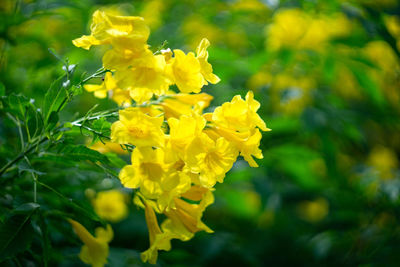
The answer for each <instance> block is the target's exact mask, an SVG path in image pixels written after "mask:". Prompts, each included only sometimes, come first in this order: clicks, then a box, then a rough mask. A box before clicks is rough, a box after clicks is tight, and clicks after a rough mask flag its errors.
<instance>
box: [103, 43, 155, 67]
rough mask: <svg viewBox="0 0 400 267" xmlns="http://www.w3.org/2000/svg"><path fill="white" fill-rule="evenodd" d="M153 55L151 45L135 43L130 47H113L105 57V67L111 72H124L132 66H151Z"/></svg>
mask: <svg viewBox="0 0 400 267" xmlns="http://www.w3.org/2000/svg"><path fill="white" fill-rule="evenodd" d="M152 57H153V53H152V52H151V50H150V49H149V45H147V44H145V43H141V42H133V43H132V44H130V45H129V46H128V47H118V46H117V47H113V49H111V50H108V51H107V52H106V53H105V54H104V56H103V66H104V68H106V69H110V70H124V69H127V68H129V67H130V66H135V67H137V66H143V67H146V66H151V65H152Z"/></svg>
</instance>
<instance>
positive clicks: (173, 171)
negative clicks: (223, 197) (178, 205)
mask: <svg viewBox="0 0 400 267" xmlns="http://www.w3.org/2000/svg"><path fill="white" fill-rule="evenodd" d="M119 178H120V180H121V183H122V184H123V185H124V186H125V187H128V188H140V192H141V193H142V194H143V196H145V197H146V198H149V199H155V200H157V204H158V207H159V209H160V210H164V209H168V208H169V207H170V206H173V205H174V203H173V201H172V200H173V198H175V197H177V196H180V194H181V193H183V192H186V191H187V190H188V189H189V188H190V184H191V180H190V177H189V176H187V175H186V174H185V173H184V172H181V171H180V169H179V168H178V169H177V168H176V165H175V164H166V163H165V153H164V151H163V150H162V149H161V148H157V149H153V148H151V147H142V148H135V149H134V150H133V152H132V165H127V166H125V167H124V168H123V169H122V170H121V172H120V174H119Z"/></svg>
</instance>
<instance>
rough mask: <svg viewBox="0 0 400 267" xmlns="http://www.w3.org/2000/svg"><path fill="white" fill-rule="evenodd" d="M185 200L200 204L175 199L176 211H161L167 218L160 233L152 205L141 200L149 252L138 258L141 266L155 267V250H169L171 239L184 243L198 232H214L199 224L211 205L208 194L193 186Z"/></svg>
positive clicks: (211, 199) (207, 191) (156, 252)
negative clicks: (141, 263) (148, 240)
mask: <svg viewBox="0 0 400 267" xmlns="http://www.w3.org/2000/svg"><path fill="white" fill-rule="evenodd" d="M185 197H186V198H187V199H189V200H191V201H199V204H190V203H188V202H186V201H184V200H182V199H179V198H175V199H174V201H175V208H174V209H169V210H168V211H164V214H165V215H166V216H167V217H168V218H167V219H166V220H165V221H164V222H163V223H162V224H161V229H160V227H159V225H158V222H157V217H156V214H155V212H154V207H153V206H154V205H151V204H152V202H151V201H148V200H143V204H144V208H145V216H146V223H147V228H148V230H149V239H150V248H149V249H147V250H146V251H144V252H143V253H142V254H141V258H142V260H143V261H144V262H147V261H148V262H150V263H152V264H154V263H155V262H156V261H157V257H158V250H167V251H168V250H170V249H171V239H180V240H182V241H187V240H189V239H191V238H192V237H193V236H194V234H195V233H196V232H198V231H202V230H203V231H206V232H207V233H212V232H213V231H212V230H211V229H210V228H209V227H208V226H207V225H205V224H204V223H203V222H202V221H201V218H202V216H203V212H204V210H205V209H206V207H207V206H208V205H210V204H212V203H213V202H214V196H213V194H212V193H211V191H210V190H209V189H205V188H201V187H198V186H193V187H192V188H191V189H190V190H189V191H187V193H185Z"/></svg>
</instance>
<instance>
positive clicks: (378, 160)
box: [367, 146, 399, 179]
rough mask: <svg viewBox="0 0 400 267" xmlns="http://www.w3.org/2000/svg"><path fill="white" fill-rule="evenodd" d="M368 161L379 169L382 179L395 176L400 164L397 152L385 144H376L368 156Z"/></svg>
mask: <svg viewBox="0 0 400 267" xmlns="http://www.w3.org/2000/svg"><path fill="white" fill-rule="evenodd" d="M367 163H368V165H370V166H372V167H373V168H375V170H376V171H378V173H379V176H380V177H381V178H382V179H391V178H393V177H394V171H395V170H396V169H397V167H398V166H399V160H398V159H397V156H396V152H395V151H393V150H391V149H390V148H387V147H384V146H375V147H374V148H373V149H372V151H371V152H370V154H369V156H368V160H367Z"/></svg>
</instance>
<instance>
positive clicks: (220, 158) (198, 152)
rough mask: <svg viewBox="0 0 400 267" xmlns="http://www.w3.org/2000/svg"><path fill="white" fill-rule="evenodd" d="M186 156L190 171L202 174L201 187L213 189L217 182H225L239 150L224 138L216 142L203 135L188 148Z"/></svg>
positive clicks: (200, 177)
mask: <svg viewBox="0 0 400 267" xmlns="http://www.w3.org/2000/svg"><path fill="white" fill-rule="evenodd" d="M186 154H187V164H188V167H189V168H190V170H191V171H192V172H195V173H199V174H200V176H199V179H200V183H201V185H202V186H204V187H208V188H211V187H213V186H214V185H215V183H216V182H217V181H218V182H220V183H222V182H223V180H224V177H225V174H226V173H227V172H228V171H229V170H230V169H231V168H232V165H233V163H234V162H235V161H236V158H237V156H238V149H237V148H236V147H235V145H234V144H233V143H231V142H229V141H227V140H226V139H225V138H223V137H219V138H218V139H217V140H216V141H214V140H212V139H211V138H209V137H208V136H207V135H206V134H202V135H200V136H199V137H197V138H196V139H194V140H193V142H192V143H191V144H190V145H189V146H188V148H187V150H186Z"/></svg>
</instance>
